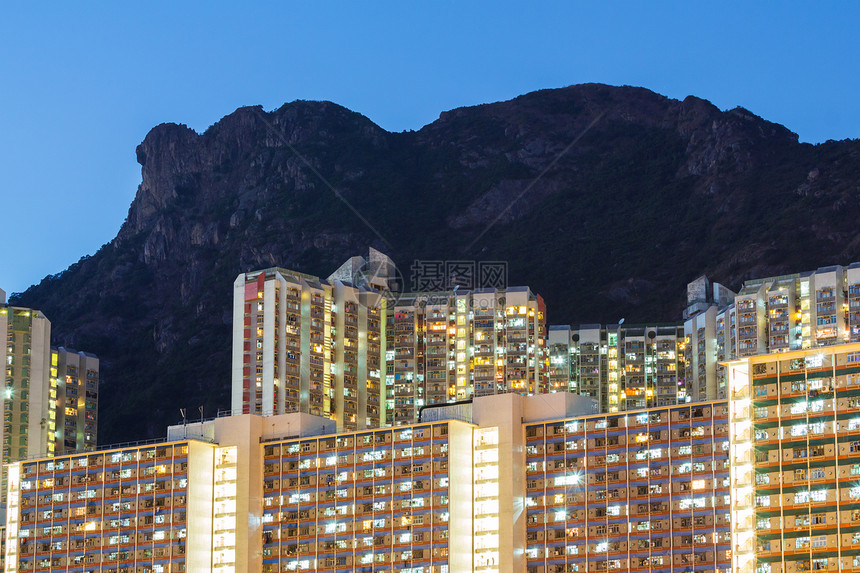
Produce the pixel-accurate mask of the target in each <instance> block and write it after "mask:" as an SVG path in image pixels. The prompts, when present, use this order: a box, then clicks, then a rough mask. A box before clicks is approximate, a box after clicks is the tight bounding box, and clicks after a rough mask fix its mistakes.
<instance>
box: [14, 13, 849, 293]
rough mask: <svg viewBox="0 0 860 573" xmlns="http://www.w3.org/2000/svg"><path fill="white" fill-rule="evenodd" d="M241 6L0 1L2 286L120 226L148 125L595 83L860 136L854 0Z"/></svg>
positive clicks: (432, 103) (420, 121)
mask: <svg viewBox="0 0 860 573" xmlns="http://www.w3.org/2000/svg"><path fill="white" fill-rule="evenodd" d="M237 4H238V3H227V2H223V3H222V2H215V1H211V2H193V1H188V2H182V3H173V2H159V1H152V2H101V3H100V2H87V3H60V2H56V3H52V2H45V3H21V2H16V3H7V4H5V5H4V9H3V18H2V19H0V78H2V83H0V204H2V219H0V220H2V222H0V245H3V254H2V257H0V288H2V289H4V290H6V291H7V293H10V292H17V291H21V290H24V289H26V288H27V287H28V286H29V285H30V284H33V283H37V282H38V281H39V280H41V278H42V277H44V276H45V275H48V274H53V273H57V272H60V271H62V270H63V269H65V268H66V267H68V266H69V265H70V264H72V263H74V262H75V261H77V260H78V259H79V258H80V257H81V256H83V255H87V254H93V253H94V252H95V251H96V250H98V248H99V247H100V246H101V245H102V244H104V243H106V242H108V241H110V240H111V239H112V238H113V237H114V236H115V235H116V233H117V231H118V230H119V227H120V225H121V224H122V222H123V220H124V218H125V216H126V214H127V212H128V207H129V204H130V203H131V201H132V199H133V198H134V194H135V192H136V190H137V185H138V184H139V183H140V167H139V165H138V164H137V162H136V160H135V147H136V146H137V144H138V143H140V141H141V140H142V139H143V138H144V136H145V135H146V133H147V132H148V131H149V129H151V128H152V127H153V126H155V125H157V124H159V123H163V122H177V123H185V124H187V125H189V126H191V127H192V128H194V129H196V130H198V131H202V130H205V129H206V128H207V127H208V126H210V125H212V124H213V123H215V122H216V121H218V119H219V118H221V117H223V116H224V115H227V114H228V113H230V112H231V111H233V110H234V109H235V108H237V107H239V106H243V105H255V104H261V105H263V106H264V107H265V108H266V109H273V108H276V107H279V106H280V105H281V104H283V103H284V102H287V101H292V100H296V99H312V100H317V99H325V100H331V101H334V102H337V103H339V104H341V105H344V106H346V107H348V108H350V109H353V110H355V111H358V112H360V113H363V114H364V115H366V116H368V117H369V118H370V119H372V120H373V121H375V122H376V123H377V124H379V125H380V126H382V127H384V128H385V129H388V130H392V131H400V130H406V129H418V128H420V127H421V126H423V125H425V124H427V123H429V122H431V121H433V120H434V119H436V118H437V117H438V116H439V113H440V112H441V111H444V110H447V109H451V108H454V107H459V106H467V105H475V104H480V103H486V102H492V101H499V100H505V99H510V98H512V97H515V96H517V95H520V94H523V93H526V92H529V91H533V90H537V89H542V88H553V87H562V86H565V85H570V84H577V83H584V82H603V83H608V84H614V85H623V84H626V85H637V86H644V87H646V88H649V89H651V90H654V91H656V92H659V93H662V94H665V95H667V96H670V97H674V98H683V97H685V96H686V95H689V94H693V95H697V96H699V97H702V98H705V99H708V100H710V101H711V102H713V103H714V104H715V105H717V106H718V107H720V108H721V109H729V108H733V107H735V106H743V107H745V108H747V109H749V110H751V111H752V112H754V113H756V114H757V115H760V116H762V117H764V118H765V119H768V120H771V121H775V122H778V123H782V124H784V125H786V126H787V127H788V128H789V129H791V130H792V131H794V132H796V133H798V134H799V136H800V140H801V141H806V142H812V143H817V142H821V141H825V140H827V139H845V138H857V137H860V106H858V99H857V94H858V93H860V89H858V88H860V73H858V72H860V70H858V64H857V61H858V57H857V54H860V35H858V34H857V33H856V30H857V29H860V3H854V2H841V3H839V2H814V3H811V2H782V3H778V4H775V3H764V2H762V3H758V4H753V3H748V2H572V1H568V2H541V3H532V2H529V3H526V2H504V1H501V2H471V3H464V2H434V3H418V2H361V3H359V2H329V3H314V2H303V3H298V2H261V3H253V4H251V5H250V6H239V5H237ZM750 4H753V5H750ZM777 7H778V9H777Z"/></svg>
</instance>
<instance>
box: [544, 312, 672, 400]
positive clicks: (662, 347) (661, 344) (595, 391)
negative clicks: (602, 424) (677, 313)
mask: <svg viewBox="0 0 860 573" xmlns="http://www.w3.org/2000/svg"><path fill="white" fill-rule="evenodd" d="M685 344H686V341H685V338H684V331H683V328H682V327H680V326H677V325H655V326H624V325H621V324H619V325H612V326H606V325H599V324H584V325H580V326H576V327H570V326H566V325H564V326H556V325H553V326H550V328H549V336H548V340H547V348H548V355H549V368H548V369H549V372H548V378H549V385H548V386H549V391H550V392H573V393H575V394H581V395H584V396H591V397H593V398H595V399H597V400H598V403H599V404H600V408H601V411H603V412H618V411H623V410H635V409H640V408H646V407H652V406H667V405H671V404H679V403H684V402H685V401H687V396H688V389H687V386H686V383H685V378H684V374H685V364H684V357H685Z"/></svg>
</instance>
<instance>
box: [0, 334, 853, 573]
mask: <svg viewBox="0 0 860 573" xmlns="http://www.w3.org/2000/svg"><path fill="white" fill-rule="evenodd" d="M727 377H728V381H729V382H728V383H729V390H730V398H729V399H728V400H717V401H712V402H701V403H694V404H681V405H668V406H661V407H654V408H649V409H644V410H632V411H626V412H615V413H602V414H597V413H594V412H595V409H596V403H595V402H594V401H593V399H589V398H586V397H583V396H577V395H573V394H570V393H564V392H559V393H555V394H552V393H551V394H542V395H533V396H520V395H517V394H504V395H493V396H483V397H476V398H474V399H473V400H472V401H470V402H460V403H456V404H442V405H437V406H430V407H428V408H425V409H424V410H423V411H422V420H421V421H420V422H418V423H414V424H408V425H403V426H399V427H392V428H375V429H363V430H355V431H345V432H344V431H340V432H339V431H335V426H336V424H335V422H334V421H332V420H331V419H328V418H320V417H315V416H310V415H308V414H303V413H292V414H283V415H273V416H267V417H263V416H260V415H254V414H245V415H238V416H232V417H226V418H218V419H215V420H211V421H206V422H200V423H194V424H187V425H181V426H174V427H172V428H170V429H169V431H168V438H167V441H166V442H164V443H157V444H152V443H149V444H142V445H138V446H124V447H117V448H113V449H106V450H103V451H98V452H89V453H83V454H72V455H66V456H58V457H54V458H44V459H35V460H27V461H20V462H16V463H14V464H12V465H11V466H10V470H9V476H10V478H9V481H10V489H9V504H8V507H9V509H8V514H7V521H6V526H7V535H8V541H7V544H6V555H5V563H6V570H7V571H48V570H63V571H69V572H73V573H84V572H93V573H95V572H99V573H120V572H125V573H129V572H131V571H135V572H142V571H148V572H152V573H154V572H160V573H163V572H166V571H218V572H228V571H230V572H232V571H263V572H275V571H277V572H282V571H325V572H332V573H346V572H351V571H371V572H387V573H394V572H395V571H398V572H399V571H409V572H411V573H416V572H419V571H420V572H422V573H431V572H432V573H443V572H444V573H452V572H454V571H457V572H476V573H477V572H487V573H502V572H504V573H513V572H515V571H525V572H526V573H550V572H551V573H562V572H564V573H567V572H569V571H583V572H590V571H629V572H634V571H636V572H659V573H676V572H678V571H690V572H695V571H716V572H719V573H728V572H729V571H731V572H733V573H734V572H738V573H777V572H778V573H800V572H805V571H854V570H856V569H857V568H858V566H860V565H858V564H860V541H858V539H860V536H858V531H860V509H858V508H860V486H858V485H857V483H858V482H857V476H858V475H860V410H858V403H857V401H858V394H860V343H852V344H845V345H833V346H827V347H821V348H810V349H801V350H794V351H789V352H785V353H772V354H768V355H757V356H750V357H745V358H741V359H737V360H734V361H730V362H728V363H727Z"/></svg>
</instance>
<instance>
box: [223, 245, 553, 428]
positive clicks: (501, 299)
mask: <svg viewBox="0 0 860 573" xmlns="http://www.w3.org/2000/svg"><path fill="white" fill-rule="evenodd" d="M395 282H396V281H395V269H394V264H393V263H392V262H391V260H390V259H389V258H388V257H386V256H385V255H383V254H381V253H379V252H378V251H374V250H373V249H371V252H370V255H369V256H368V258H367V259H365V258H363V257H353V258H351V259H350V260H349V261H347V262H346V263H345V264H344V265H343V266H342V267H341V268H340V269H338V270H337V271H336V272H335V273H333V274H332V275H331V276H329V277H328V279H326V280H321V279H320V278H318V277H314V276H311V275H306V274H304V273H300V272H296V271H290V270H287V269H281V268H272V269H266V270H264V271H257V272H252V273H243V274H242V275H240V276H239V277H238V278H237V279H236V281H235V283H234V290H233V301H234V303H233V374H232V410H233V411H234V413H263V414H279V413H285V412H293V411H302V412H307V413H310V414H313V415H318V416H325V417H331V418H333V419H335V420H337V422H338V427H340V428H345V429H360V428H370V427H379V426H384V425H391V424H395V425H397V424H403V423H412V422H415V421H416V420H417V419H418V415H419V412H420V409H421V408H422V407H423V406H426V405H431V404H439V403H445V402H450V401H457V400H464V399H468V398H471V397H473V396H483V395H489V394H498V393H507V392H514V393H520V394H534V393H543V392H546V391H547V386H546V384H547V380H546V348H545V342H546V326H545V324H546V323H545V312H546V311H545V308H544V303H543V299H542V298H541V297H540V296H539V295H536V294H534V293H532V292H531V290H529V289H528V288H527V287H508V288H504V289H475V290H462V291H461V290H458V289H455V290H452V291H434V292H421V293H399V292H393V291H392V287H393V286H394V283H395Z"/></svg>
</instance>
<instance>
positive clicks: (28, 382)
mask: <svg viewBox="0 0 860 573" xmlns="http://www.w3.org/2000/svg"><path fill="white" fill-rule="evenodd" d="M0 333H2V335H3V337H4V340H3V342H4V344H3V353H2V356H3V369H4V380H5V385H4V390H3V427H2V434H0V436H2V443H3V449H2V459H0V461H2V463H3V464H7V463H9V462H12V461H15V460H20V459H25V458H28V457H35V456H44V455H46V454H47V453H48V442H49V441H52V439H53V436H50V435H49V431H48V422H49V420H50V419H51V412H52V411H53V409H52V407H51V402H50V397H49V374H50V364H51V343H50V339H51V323H50V321H48V319H47V318H45V315H44V314H42V313H41V312H39V311H38V310H34V309H30V308H21V307H17V306H8V305H6V304H5V300H4V301H3V304H2V305H0ZM5 476H6V473H5V470H4V472H3V478H2V482H3V483H2V485H0V487H3V488H4V489H3V491H5V485H6V484H5Z"/></svg>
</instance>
